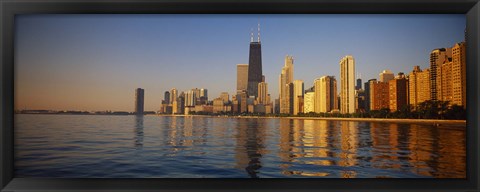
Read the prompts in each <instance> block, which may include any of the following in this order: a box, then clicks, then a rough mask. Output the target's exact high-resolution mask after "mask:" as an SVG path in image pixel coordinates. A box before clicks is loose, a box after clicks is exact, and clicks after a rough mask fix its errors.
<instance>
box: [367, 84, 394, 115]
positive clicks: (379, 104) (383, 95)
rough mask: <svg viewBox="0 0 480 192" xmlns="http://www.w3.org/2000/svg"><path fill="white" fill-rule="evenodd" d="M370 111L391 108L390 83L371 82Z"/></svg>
mask: <svg viewBox="0 0 480 192" xmlns="http://www.w3.org/2000/svg"><path fill="white" fill-rule="evenodd" d="M369 86H370V110H380V109H384V108H389V107H390V100H389V96H390V95H389V92H388V91H389V86H388V82H380V81H371V82H370V85H369Z"/></svg>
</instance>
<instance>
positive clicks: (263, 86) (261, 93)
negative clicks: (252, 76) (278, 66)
mask: <svg viewBox="0 0 480 192" xmlns="http://www.w3.org/2000/svg"><path fill="white" fill-rule="evenodd" d="M267 95H268V84H267V83H265V82H260V83H259V84H258V97H257V102H258V104H264V105H265V104H268V103H267Z"/></svg>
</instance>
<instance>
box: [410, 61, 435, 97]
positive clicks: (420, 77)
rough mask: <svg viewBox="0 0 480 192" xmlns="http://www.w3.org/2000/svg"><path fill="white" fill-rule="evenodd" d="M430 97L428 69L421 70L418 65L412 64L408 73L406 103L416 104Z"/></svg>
mask: <svg viewBox="0 0 480 192" xmlns="http://www.w3.org/2000/svg"><path fill="white" fill-rule="evenodd" d="M430 99H431V97H430V69H425V70H423V71H422V70H421V69H420V66H414V67H413V71H412V72H410V74H409V75H408V100H409V101H408V103H409V104H410V105H412V106H417V105H418V104H419V103H422V102H425V101H427V100H430Z"/></svg>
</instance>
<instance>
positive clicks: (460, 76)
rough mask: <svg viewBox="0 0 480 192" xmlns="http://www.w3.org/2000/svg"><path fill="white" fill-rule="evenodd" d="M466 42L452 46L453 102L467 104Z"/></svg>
mask: <svg viewBox="0 0 480 192" xmlns="http://www.w3.org/2000/svg"><path fill="white" fill-rule="evenodd" d="M466 67H467V66H466V45H465V42H461V43H456V44H455V45H454V46H453V48H452V88H453V90H452V102H451V104H455V105H460V106H463V107H464V108H465V107H466V106H467V105H466V102H467V88H466V82H467V79H466V78H467V68H466Z"/></svg>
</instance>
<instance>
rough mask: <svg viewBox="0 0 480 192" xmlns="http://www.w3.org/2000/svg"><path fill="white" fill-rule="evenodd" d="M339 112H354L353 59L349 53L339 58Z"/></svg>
mask: <svg viewBox="0 0 480 192" xmlns="http://www.w3.org/2000/svg"><path fill="white" fill-rule="evenodd" d="M340 112H341V113H355V60H354V59H353V56H351V55H347V56H345V57H343V58H342V59H341V60H340Z"/></svg>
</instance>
